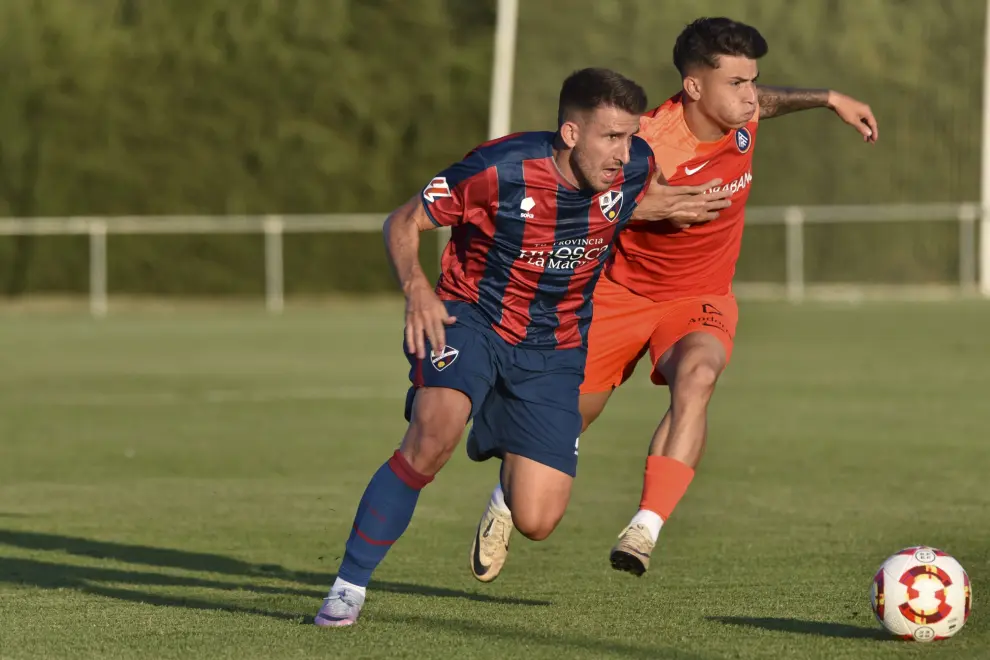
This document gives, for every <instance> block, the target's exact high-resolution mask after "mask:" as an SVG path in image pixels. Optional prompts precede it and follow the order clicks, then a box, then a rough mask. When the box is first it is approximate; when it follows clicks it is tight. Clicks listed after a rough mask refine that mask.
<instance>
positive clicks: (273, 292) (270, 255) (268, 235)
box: [264, 215, 285, 314]
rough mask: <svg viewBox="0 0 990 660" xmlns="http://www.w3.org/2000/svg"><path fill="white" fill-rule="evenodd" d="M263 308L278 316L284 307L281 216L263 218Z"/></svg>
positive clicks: (283, 225)
mask: <svg viewBox="0 0 990 660" xmlns="http://www.w3.org/2000/svg"><path fill="white" fill-rule="evenodd" d="M264 228H265V307H267V308H268V311H269V312H271V313H273V314H279V313H281V312H282V309H283V308H284V307H285V281H284V278H285V270H284V264H283V258H282V254H283V252H282V234H283V231H284V229H285V223H284V222H283V221H282V217H281V216H277V215H270V216H267V217H265V220H264Z"/></svg>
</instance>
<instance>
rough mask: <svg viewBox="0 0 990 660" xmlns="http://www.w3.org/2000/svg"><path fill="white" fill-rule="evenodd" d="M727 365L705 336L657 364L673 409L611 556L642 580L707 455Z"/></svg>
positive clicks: (684, 342)
mask: <svg viewBox="0 0 990 660" xmlns="http://www.w3.org/2000/svg"><path fill="white" fill-rule="evenodd" d="M725 364H726V352H725V348H724V347H723V345H722V343H721V341H720V340H719V339H718V338H717V337H714V336H713V335H710V334H707V333H701V332H695V333H691V334H689V335H687V336H685V337H684V338H682V339H681V340H680V341H678V342H677V343H676V344H674V346H673V347H672V348H671V349H670V350H668V351H667V352H666V353H665V354H664V355H663V357H662V358H661V360H660V361H658V363H657V369H658V370H660V372H661V374H662V375H663V377H664V379H665V380H666V381H667V383H668V384H669V385H670V409H669V410H668V411H667V413H666V414H665V415H664V417H663V419H662V420H661V422H660V425H659V426H658V427H657V430H656V433H655V434H654V436H653V441H652V442H651V443H650V455H649V456H648V457H647V459H646V470H645V473H644V475H643V494H642V497H641V499H640V505H639V511H637V512H636V515H635V516H633V518H632V520H631V521H630V523H629V525H627V526H626V528H625V529H623V530H622V532H621V533H620V534H619V540H618V542H617V543H616V544H615V546H614V547H613V548H612V551H611V554H610V556H609V561H610V563H611V564H612V567H613V568H615V569H616V570H620V571H625V572H628V573H632V574H634V575H637V576H638V575H642V574H643V573H645V572H646V570H647V569H648V568H649V565H650V556H651V554H652V552H653V549H654V547H655V545H656V542H657V538H658V537H659V535H660V529H661V527H662V526H663V524H664V522H665V521H667V520H668V519H669V518H670V516H671V514H672V513H673V511H674V508H675V507H676V506H677V505H678V503H679V502H680V500H681V498H682V497H683V496H684V494H685V492H687V488H688V486H689V485H690V483H691V481H692V480H693V479H694V469H695V467H697V465H698V462H699V461H700V460H701V456H702V454H703V453H704V448H705V440H706V436H707V426H708V404H709V401H710V400H711V398H712V394H713V393H714V391H715V384H716V383H717V381H718V378H719V375H721V373H722V370H723V369H724V368H725Z"/></svg>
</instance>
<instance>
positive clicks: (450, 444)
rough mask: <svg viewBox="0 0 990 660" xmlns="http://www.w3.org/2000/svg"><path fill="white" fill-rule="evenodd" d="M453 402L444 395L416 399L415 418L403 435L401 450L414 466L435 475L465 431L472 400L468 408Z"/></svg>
mask: <svg viewBox="0 0 990 660" xmlns="http://www.w3.org/2000/svg"><path fill="white" fill-rule="evenodd" d="M457 394H460V393H457ZM461 396H463V395H461ZM433 399H435V400H433ZM464 399H465V400H466V399H467V397H464ZM450 403H451V402H449V401H444V400H443V399H442V397H432V398H431V399H430V400H427V399H424V400H423V401H419V400H417V401H416V406H415V408H414V409H413V416H412V422H411V423H410V424H409V429H408V430H407V431H406V435H405V437H404V438H403V439H402V447H401V448H400V451H401V452H402V455H403V456H404V457H405V458H406V460H407V461H409V464H410V465H411V466H412V468H413V469H414V470H416V471H417V472H420V473H421V474H427V475H434V474H436V473H437V472H439V471H440V468H442V467H443V466H444V464H445V463H446V462H447V460H448V459H450V456H451V454H453V453H454V449H456V448H457V443H458V442H459V441H460V439H461V435H463V433H464V427H465V425H466V424H467V416H468V414H469V412H470V401H468V402H467V406H466V408H465V406H463V405H450Z"/></svg>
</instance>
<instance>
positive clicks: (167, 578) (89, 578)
mask: <svg viewBox="0 0 990 660" xmlns="http://www.w3.org/2000/svg"><path fill="white" fill-rule="evenodd" d="M3 545H6V546H11V547H16V548H21V549H24V550H35V551H51V552H64V553H67V554H70V555H74V556H81V557H90V558H94V559H101V560H110V561H116V562H122V563H127V564H138V565H142V566H148V567H154V568H165V569H179V570H184V571H193V572H194V571H200V572H204V573H210V574H213V575H217V574H219V575H224V576H232V577H234V576H236V577H239V578H249V579H250V578H254V579H256V580H258V579H267V580H271V579H276V580H282V581H287V582H295V583H296V584H304V585H311V588H308V589H307V588H302V589H301V588H293V587H288V586H286V587H282V586H271V585H260V584H250V583H245V582H237V581H224V580H217V579H213V578H212V577H210V578H200V577H188V576H179V575H172V574H168V573H160V572H155V571H150V570H149V571H143V570H133V569H127V568H104V567H93V566H78V565H73V564H67V563H58V562H55V561H41V560H38V559H24V558H19V557H17V558H2V559H0V583H8V584H24V585H30V586H34V587H38V588H42V589H63V588H70V589H77V590H79V591H82V592H85V593H91V594H97V595H102V596H107V597H110V598H117V599H119V600H126V601H132V602H140V603H150V604H157V605H163V606H172V607H186V608H189V609H202V610H224V611H229V612H242V613H252V614H260V615H265V616H271V617H275V618H278V619H285V620H301V619H303V618H305V617H308V616H312V615H313V614H315V612H316V610H317V609H318V606H319V600H320V599H322V598H323V596H324V594H325V593H326V590H327V589H328V588H329V587H330V585H331V584H333V581H334V579H335V577H336V575H335V574H333V573H312V572H298V571H290V570H288V569H286V568H284V567H282V566H278V565H274V564H252V563H249V562H245V561H241V560H238V559H234V558H232V557H225V556H223V555H216V554H210V553H202V552H188V551H185V550H177V549H173V548H156V547H151V546H143V545H132V544H126V543H116V542H112V541H95V540H92V539H85V538H79V537H74V536H64V535H59V534H46V533H39V532H26V531H15V530H5V529H0V546H3ZM109 585H113V586H112V587H111V586H109ZM120 585H126V586H134V587H147V586H159V587H168V586H173V587H187V588H204V589H217V590H226V591H248V592H252V593H261V594H270V595H284V596H299V597H305V598H312V599H313V606H312V610H313V611H312V612H305V613H298V614H293V613H288V612H269V611H265V610H260V609H245V608H242V607H239V606H235V605H229V604H223V603H214V602H210V601H204V600H196V599H187V598H180V597H170V596H162V595H158V594H152V593H146V592H141V591H137V590H131V589H128V588H120ZM369 589H370V590H373V591H385V592H390V593H396V594H406V595H416V596H429V597H433V598H458V599H463V600H470V601H475V602H481V603H497V604H504V605H523V606H548V605H550V604H551V603H550V602H549V601H544V600H529V599H524V598H511V597H505V596H489V595H486V594H479V593H474V592H470V591H461V590H458V589H447V588H443V587H431V586H427V585H421V584H411V583H405V582H381V581H372V582H371V584H370V585H369Z"/></svg>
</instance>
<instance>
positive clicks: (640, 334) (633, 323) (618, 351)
mask: <svg viewBox="0 0 990 660" xmlns="http://www.w3.org/2000/svg"><path fill="white" fill-rule="evenodd" d="M738 320H739V307H738V305H737V304H736V298H735V296H733V295H731V294H730V295H727V296H699V297H696V298H678V299H677V300H667V301H664V302H655V301H653V300H650V299H649V298H644V297H643V296H640V295H638V294H635V293H633V292H632V291H630V290H629V289H627V288H625V287H624V286H622V285H620V284H616V283H615V282H613V281H612V280H610V279H608V278H607V277H606V276H605V275H604V274H602V277H601V279H599V280H598V285H597V286H596V287H595V293H594V316H593V317H592V319H591V328H590V329H589V331H588V361H587V364H586V365H585V368H584V383H583V384H582V385H581V393H582V394H588V393H591V392H607V391H608V390H611V389H612V388H614V387H618V386H619V385H621V384H622V383H624V382H626V380H628V379H629V377H630V376H632V373H633V369H635V368H636V363H637V362H639V359H640V358H641V357H643V356H644V355H646V351H647V350H649V352H650V359H651V364H652V365H653V373H652V374H651V375H650V378H651V379H652V380H653V382H654V383H655V384H657V385H665V384H666V382H667V381H666V379H665V378H664V377H663V374H661V373H660V372H659V371H658V370H657V369H656V364H657V362H658V361H659V360H660V358H661V357H663V354H664V353H666V352H667V351H668V350H669V349H670V348H671V347H672V346H673V345H674V344H675V343H676V342H677V341H679V340H680V339H681V338H682V337H684V336H685V335H687V334H690V333H692V332H707V333H708V334H711V335H714V336H715V337H717V338H718V339H719V341H721V342H722V345H723V346H724V347H725V354H726V364H728V360H729V358H731V357H732V341H733V339H734V338H735V335H736V323H737V322H738Z"/></svg>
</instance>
